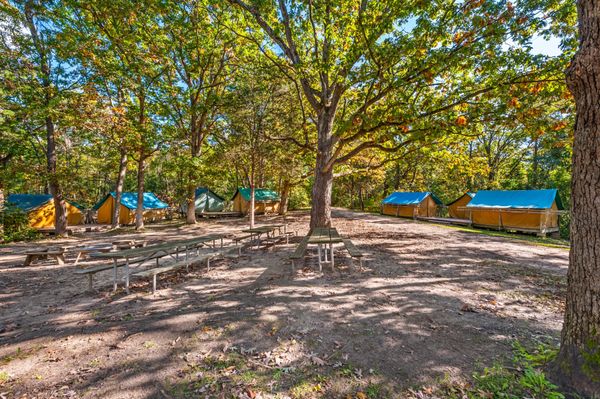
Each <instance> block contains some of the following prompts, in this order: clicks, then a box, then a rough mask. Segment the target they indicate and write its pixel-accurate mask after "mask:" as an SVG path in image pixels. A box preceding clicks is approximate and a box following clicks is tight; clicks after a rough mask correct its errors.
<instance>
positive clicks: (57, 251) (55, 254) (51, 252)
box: [23, 248, 65, 266]
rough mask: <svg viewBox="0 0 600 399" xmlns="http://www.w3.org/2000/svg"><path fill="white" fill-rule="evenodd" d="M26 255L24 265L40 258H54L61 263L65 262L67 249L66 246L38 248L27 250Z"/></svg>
mask: <svg viewBox="0 0 600 399" xmlns="http://www.w3.org/2000/svg"><path fill="white" fill-rule="evenodd" d="M23 254H25V255H26V257H25V262H24V263H23V266H29V265H31V264H32V263H33V262H35V261H37V260H38V259H47V258H48V257H51V258H54V259H55V260H56V262H57V263H58V264H59V265H64V264H65V249H64V248H45V249H38V250H31V251H25V252H23Z"/></svg>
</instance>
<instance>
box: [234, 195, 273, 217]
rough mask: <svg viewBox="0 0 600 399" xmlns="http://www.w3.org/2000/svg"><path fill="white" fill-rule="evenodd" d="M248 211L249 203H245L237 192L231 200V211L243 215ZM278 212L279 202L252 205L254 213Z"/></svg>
mask: <svg viewBox="0 0 600 399" xmlns="http://www.w3.org/2000/svg"><path fill="white" fill-rule="evenodd" d="M249 209H250V202H249V201H246V200H245V199H244V198H243V197H242V196H241V195H240V193H239V192H238V193H237V194H236V195H235V197H234V198H233V210H234V212H241V213H243V214H244V215H245V214H247V213H248V210H249ZM277 212H279V201H268V202H262V201H261V202H256V203H254V213H255V214H261V213H277Z"/></svg>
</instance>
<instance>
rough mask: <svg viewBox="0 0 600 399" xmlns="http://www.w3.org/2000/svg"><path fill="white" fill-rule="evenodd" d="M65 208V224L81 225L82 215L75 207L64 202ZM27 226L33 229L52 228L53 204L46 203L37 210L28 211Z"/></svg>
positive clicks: (54, 215) (50, 202)
mask: <svg viewBox="0 0 600 399" xmlns="http://www.w3.org/2000/svg"><path fill="white" fill-rule="evenodd" d="M66 208H67V224H68V225H70V226H73V225H77V224H81V223H82V222H83V213H82V212H81V211H80V210H79V208H77V207H76V206H73V205H71V204H70V203H69V202H66ZM27 216H28V217H29V225H30V226H31V227H33V228H35V229H43V228H54V222H55V220H56V213H55V210H54V202H53V201H48V202H47V203H46V204H44V205H42V206H41V207H39V208H36V209H34V210H32V211H30V212H29V213H28V215H27Z"/></svg>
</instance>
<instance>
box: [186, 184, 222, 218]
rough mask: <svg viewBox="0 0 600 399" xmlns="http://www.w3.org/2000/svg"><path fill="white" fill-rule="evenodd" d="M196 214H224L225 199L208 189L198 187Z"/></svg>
mask: <svg viewBox="0 0 600 399" xmlns="http://www.w3.org/2000/svg"><path fill="white" fill-rule="evenodd" d="M195 196H196V214H202V213H204V212H223V209H225V198H223V197H221V196H220V195H218V194H217V193H215V192H214V191H212V190H211V189H209V188H207V187H198V188H197V189H196V194H195ZM181 209H182V210H183V212H185V211H186V210H187V204H183V205H182V207H181Z"/></svg>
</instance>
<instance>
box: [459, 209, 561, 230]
mask: <svg viewBox="0 0 600 399" xmlns="http://www.w3.org/2000/svg"><path fill="white" fill-rule="evenodd" d="M557 210H558V207H557V206H556V202H554V203H553V204H552V207H551V208H549V209H523V208H521V209H508V208H507V209H498V208H473V209H467V214H470V218H471V222H472V223H473V225H476V226H481V227H493V228H498V229H508V230H511V229H514V230H523V231H538V232H545V231H547V230H556V229H557V228H558V213H557V212H556V211H557Z"/></svg>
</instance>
